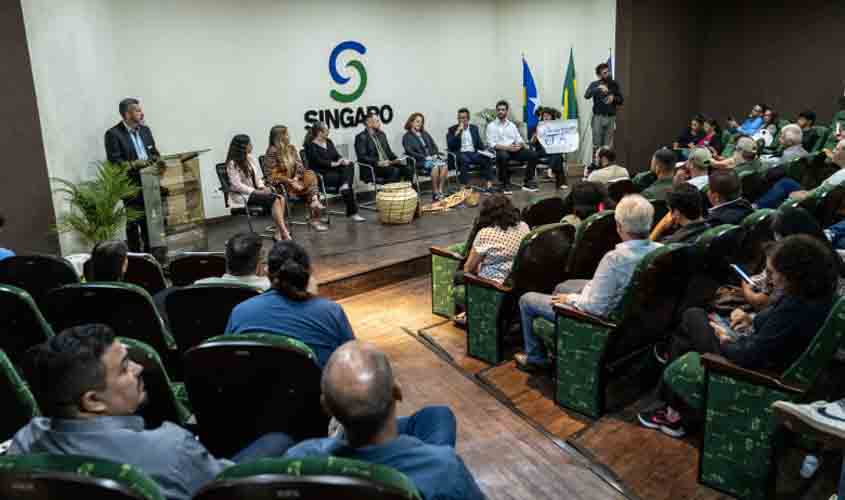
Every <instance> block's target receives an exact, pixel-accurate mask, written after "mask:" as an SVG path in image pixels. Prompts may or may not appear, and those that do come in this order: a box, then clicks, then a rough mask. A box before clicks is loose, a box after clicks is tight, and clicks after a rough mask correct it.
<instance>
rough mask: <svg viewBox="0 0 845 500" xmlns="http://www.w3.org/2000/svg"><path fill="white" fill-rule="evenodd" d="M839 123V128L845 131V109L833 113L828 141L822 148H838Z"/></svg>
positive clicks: (831, 149) (829, 149) (830, 149)
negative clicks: (837, 125)
mask: <svg viewBox="0 0 845 500" xmlns="http://www.w3.org/2000/svg"><path fill="white" fill-rule="evenodd" d="M837 123H839V128H840V130H842V131H845V111H839V112H838V113H836V114H835V115H833V120H831V121H830V134H828V137H827V141H825V143H824V146H822V150H825V149H826V150H828V151H833V150H834V149H835V148H836V143H837V142H838V141H837V140H836V124H837Z"/></svg>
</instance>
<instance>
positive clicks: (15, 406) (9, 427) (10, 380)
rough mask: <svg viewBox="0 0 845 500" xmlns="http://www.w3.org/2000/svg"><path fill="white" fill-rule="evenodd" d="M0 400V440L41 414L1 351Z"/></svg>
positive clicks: (7, 437)
mask: <svg viewBox="0 0 845 500" xmlns="http://www.w3.org/2000/svg"><path fill="white" fill-rule="evenodd" d="M0 401H3V411H0V442H3V441H6V440H7V439H11V438H12V436H14V435H15V433H16V432H17V431H18V430H19V429H20V428H21V427H23V426H24V425H26V424H27V423H29V421H30V419H32V417H37V416H38V415H40V414H41V412H40V411H39V409H38V404H37V403H36V402H35V398H34V397H33V396H32V393H31V392H30V391H29V387H27V385H26V382H24V380H23V379H22V378H21V376H20V374H18V371H17V370H16V369H15V367H14V365H12V362H11V360H9V358H8V357H7V356H6V353H4V352H3V351H0Z"/></svg>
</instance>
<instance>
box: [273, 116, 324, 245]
mask: <svg viewBox="0 0 845 500" xmlns="http://www.w3.org/2000/svg"><path fill="white" fill-rule="evenodd" d="M267 143H268V145H267V152H266V153H265V154H264V174H265V176H266V178H267V181H268V182H269V183H270V185H272V186H273V187H274V188H275V189H276V191H281V188H284V190H285V191H286V192H287V193H288V194H290V195H293V196H296V197H299V198H302V199H304V200H305V202H306V203H308V207H309V209H310V210H311V227H312V228H314V230H316V231H321V232H322V231H328V230H329V228H328V227H326V226H325V225H324V224H323V223H322V222H320V210H321V209H322V208H324V207H323V205H322V204H321V203H320V196H319V193H318V191H317V189H318V188H317V176H316V175H314V172H313V171H311V170H308V169H306V168H305V165H303V164H302V159H301V158H300V157H299V152H298V151H297V150H296V146H294V145H293V144H291V143H290V135H289V134H288V128H287V127H286V126H284V125H275V126H273V128H271V129H270V138H269V139H268V140H267Z"/></svg>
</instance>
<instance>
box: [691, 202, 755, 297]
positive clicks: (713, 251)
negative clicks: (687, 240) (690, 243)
mask: <svg viewBox="0 0 845 500" xmlns="http://www.w3.org/2000/svg"><path fill="white" fill-rule="evenodd" d="M749 215H750V214H749ZM744 240H745V230H744V229H743V228H742V226H735V225H732V224H723V225H721V226H716V227H713V228H710V229H708V230H707V231H705V232H703V233H701V235H700V236H699V237H698V239H697V240H696V242H695V247H696V251H697V252H699V254H698V256H697V257H698V258H699V259H700V262H699V266H700V267H699V268H698V269H696V272H698V273H706V274H707V275H708V276H710V277H712V278H713V279H715V280H717V281H720V283H722V284H724V283H727V282H731V281H736V274H735V273H734V272H733V271H732V270H731V269H730V267H729V266H730V264H734V263H736V262H738V261H739V260H740V259H742V258H743V257H744V255H742V251H743V243H744ZM713 292H715V289H714V290H713ZM711 295H712V293H711Z"/></svg>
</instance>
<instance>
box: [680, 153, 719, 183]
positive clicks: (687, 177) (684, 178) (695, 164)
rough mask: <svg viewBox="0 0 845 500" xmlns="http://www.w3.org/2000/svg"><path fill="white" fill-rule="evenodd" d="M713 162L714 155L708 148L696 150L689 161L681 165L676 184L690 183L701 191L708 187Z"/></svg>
mask: <svg viewBox="0 0 845 500" xmlns="http://www.w3.org/2000/svg"><path fill="white" fill-rule="evenodd" d="M712 161H713V155H712V154H710V150H709V149H707V148H695V149H693V150H692V153H690V155H689V160H687V161H686V163H685V164H684V163H682V164H681V168H679V169H678V171H677V172H676V173H675V183H676V184H679V183H682V182H688V183H690V184H692V185H693V186H695V187H697V188H698V189H699V191H700V190H702V189H704V186H706V185H707V169H708V167H710V163H711V162H712Z"/></svg>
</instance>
